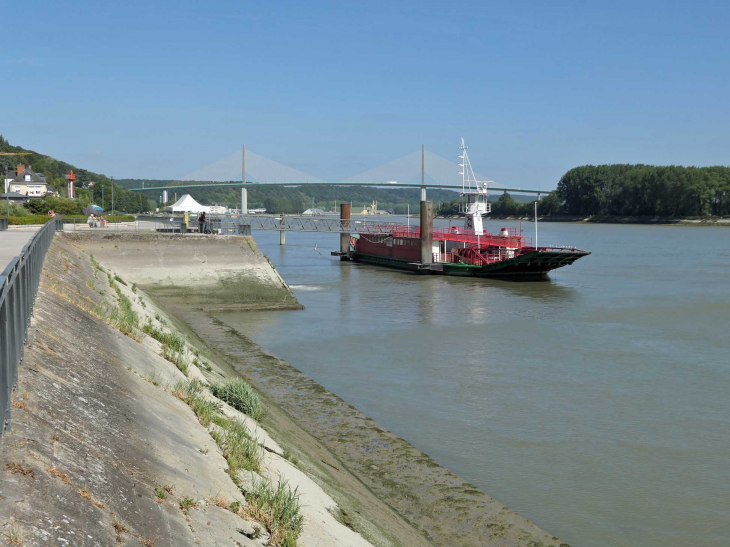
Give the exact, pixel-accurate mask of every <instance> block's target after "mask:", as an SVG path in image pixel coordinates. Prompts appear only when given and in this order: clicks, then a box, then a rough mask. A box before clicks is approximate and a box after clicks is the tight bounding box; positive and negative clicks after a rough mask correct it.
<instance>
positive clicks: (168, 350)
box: [162, 344, 190, 376]
mask: <svg viewBox="0 0 730 547" xmlns="http://www.w3.org/2000/svg"><path fill="white" fill-rule="evenodd" d="M162 356H163V357H164V358H165V359H167V360H168V361H170V362H171V363H172V364H174V365H175V366H176V367H177V368H178V370H179V371H180V372H182V373H183V374H184V375H185V376H187V375H188V371H189V369H190V362H189V360H188V357H187V355H185V351H184V350H183V351H176V350H175V349H174V348H172V347H170V346H168V345H166V344H163V345H162Z"/></svg>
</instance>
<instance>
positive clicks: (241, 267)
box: [60, 233, 301, 311]
mask: <svg viewBox="0 0 730 547" xmlns="http://www.w3.org/2000/svg"><path fill="white" fill-rule="evenodd" d="M60 237H63V238H64V239H65V240H67V241H71V242H72V243H74V244H75V245H76V246H78V248H80V249H83V250H85V251H88V252H91V253H93V254H94V255H95V256H96V257H97V259H98V260H99V261H100V262H101V263H103V264H109V265H113V267H114V269H115V271H117V272H118V273H120V275H122V276H129V277H133V279H134V282H135V283H136V284H137V285H139V286H140V287H142V288H144V289H145V290H146V291H148V292H150V293H151V294H153V295H154V296H155V297H156V298H162V299H184V300H185V302H186V304H187V305H190V306H196V307H200V308H205V309H206V310H209V311H210V310H239V309H261V308H265V309H273V308H280V309H297V308H301V305H300V304H299V302H298V301H297V299H296V298H295V297H294V295H293V294H292V292H291V290H290V289H289V287H288V286H287V284H286V283H285V282H284V280H283V279H282V278H281V276H280V275H279V274H278V272H277V271H276V270H275V269H274V268H273V267H272V266H271V264H270V263H269V261H268V259H267V258H266V256H265V255H264V254H263V253H262V252H261V250H259V248H258V246H257V245H256V243H255V242H254V241H253V238H251V237H243V236H242V237H233V236H225V237H224V236H220V237H218V236H210V235H208V236H206V235H180V234H154V233H149V234H147V233H129V234H124V233H119V234H116V233H84V234H79V233H67V234H63V235H62V236H60Z"/></svg>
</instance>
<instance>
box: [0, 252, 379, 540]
mask: <svg viewBox="0 0 730 547" xmlns="http://www.w3.org/2000/svg"><path fill="white" fill-rule="evenodd" d="M113 279H114V276H113V275H112V273H110V272H106V271H104V270H102V269H100V267H98V265H97V267H94V266H93V265H92V261H91V260H90V257H89V256H88V255H85V254H83V253H82V252H80V251H79V250H78V249H76V248H74V247H73V246H71V245H70V244H69V243H68V242H67V241H64V240H63V238H57V239H56V240H55V241H54V243H53V245H52V246H51V249H50V250H49V252H48V255H47V257H46V261H45V265H44V270H43V275H42V281H41V289H40V291H39V294H38V298H37V301H36V307H35V317H34V320H33V324H32V325H31V328H30V329H29V340H28V345H27V349H26V353H25V364H24V366H23V367H22V368H21V371H20V374H19V385H18V388H17V390H16V391H15V393H14V398H13V429H12V431H11V432H8V433H6V434H5V435H3V437H2V444H1V445H0V479H1V481H2V482H1V483H0V484H1V486H0V533H2V534H4V537H5V538H7V539H8V542H11V543H10V544H17V545H24V546H35V545H39V546H40V545H43V546H48V545H51V546H70V545H72V546H104V547H106V546H111V545H135V546H136V545H143V546H145V547H150V546H155V547H163V546H165V547H166V546H170V547H173V546H193V545H203V546H211V547H212V546H223V545H226V546H243V547H261V546H262V545H264V544H265V542H266V541H267V540H268V535H267V534H266V533H261V532H260V529H261V527H260V526H259V525H257V524H256V523H254V522H252V521H250V520H246V519H245V518H242V517H241V516H240V515H239V514H237V513H234V512H233V511H232V510H231V508H230V503H231V502H233V501H237V502H239V503H240V504H241V505H242V506H245V505H246V501H245V499H244V496H243V494H242V491H241V490H240V489H239V488H238V487H237V486H236V484H234V482H233V480H232V478H231V477H230V476H229V474H228V473H227V472H226V470H227V468H228V463H227V462H226V460H225V458H224V457H223V453H222V451H221V449H220V448H219V446H218V444H217V443H216V442H215V441H214V440H213V437H211V435H210V434H209V431H208V429H206V428H205V427H203V426H202V425H201V424H200V423H199V421H198V420H197V419H196V417H195V414H194V413H193V411H192V410H191V408H190V407H189V406H188V405H186V404H185V403H183V402H182V401H181V400H179V399H178V398H177V397H176V396H175V395H173V394H172V393H171V391H172V390H173V388H172V384H174V383H175V382H177V381H180V380H184V379H185V376H184V375H183V374H182V373H181V372H180V371H179V370H178V368H176V367H175V365H173V363H171V362H170V361H168V360H166V359H163V358H162V357H161V356H159V348H160V346H159V343H158V342H156V341H154V340H151V339H149V338H146V337H145V335H144V334H142V333H141V332H140V331H133V332H132V333H130V334H131V336H132V337H130V336H125V335H123V334H121V333H120V332H119V331H117V330H115V329H114V328H112V326H110V325H109V324H107V323H108V322H109V318H108V317H109V316H108V315H106V314H105V312H103V310H104V309H105V308H108V307H109V306H110V304H113V303H114V302H115V298H118V297H115V296H114V294H115V291H117V294H119V295H124V296H126V297H128V298H129V299H130V300H133V301H134V308H135V310H136V311H137V312H138V313H139V314H140V318H141V319H142V321H141V323H142V324H144V323H145V322H147V321H154V319H153V317H155V316H159V313H158V312H157V311H156V310H155V309H154V307H153V305H152V303H149V304H148V303H145V302H144V298H143V295H138V294H137V292H136V289H133V288H132V287H130V286H129V285H128V284H125V283H124V282H123V280H120V279H118V278H117V282H114V281H113ZM113 285H116V288H113ZM101 317H106V320H102V319H101ZM160 319H162V318H160ZM193 371H194V373H195V374H197V375H200V371H199V370H198V369H197V367H196V366H195V365H191V367H190V370H189V371H188V374H191V375H192V373H193ZM201 377H202V375H201ZM166 387H167V388H168V389H165V388H166ZM229 412H235V411H233V410H232V409H229ZM260 436H261V437H260V438H261V439H262V440H261V443H262V445H263V446H265V447H267V448H268V449H270V450H272V451H274V452H280V451H281V449H279V448H278V446H277V445H276V444H275V443H274V442H273V441H271V440H270V439H268V438H266V437H265V435H264V432H261V433H260ZM267 458H268V459H267V463H266V466H265V468H264V469H263V470H262V472H265V473H270V474H272V475H274V474H276V475H281V476H286V477H291V480H290V484H291V485H292V487H296V486H298V485H299V483H301V484H302V488H303V491H304V490H306V494H307V498H306V499H307V500H308V501H307V503H309V504H310V505H312V506H313V508H314V509H317V510H318V511H323V513H320V515H319V516H320V517H323V518H317V516H316V515H317V513H316V512H312V511H310V512H309V513H308V514H309V515H310V518H309V520H305V528H304V533H303V534H302V537H301V538H300V542H299V545H301V546H302V547H310V546H312V547H313V546H314V545H317V546H319V545H322V546H327V547H336V546H339V545H343V546H344V545H352V546H353V547H354V546H359V547H366V546H367V545H370V544H369V543H368V542H366V541H364V540H363V539H362V538H361V537H360V536H358V535H357V534H354V533H353V532H352V531H351V530H349V529H347V528H346V527H345V526H343V525H342V524H341V523H339V522H337V521H336V520H335V519H334V518H331V514H330V512H329V510H330V509H331V510H336V509H337V506H336V504H335V503H334V502H333V501H332V500H331V498H329V497H327V496H326V495H324V493H323V492H322V491H321V489H319V488H318V487H316V485H310V484H305V481H304V479H302V480H299V481H298V479H297V476H296V473H295V470H292V469H291V468H292V465H291V464H290V463H289V462H288V461H286V460H284V459H283V458H281V457H280V456H278V455H276V454H275V453H272V454H270V455H269V456H267ZM274 459H276V461H274ZM323 496H324V497H323ZM183 500H186V502H187V504H188V505H191V506H192V507H191V508H189V509H187V510H185V511H183V510H182V509H181V507H182V502H183ZM302 501H304V497H303V499H302ZM327 517H330V519H329V520H328V519H327ZM325 521H327V522H325ZM320 539H322V540H323V541H321V542H320ZM13 541H14V542H15V543H12V542H13Z"/></svg>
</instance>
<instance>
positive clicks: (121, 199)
mask: <svg viewBox="0 0 730 547" xmlns="http://www.w3.org/2000/svg"><path fill="white" fill-rule="evenodd" d="M0 152H30V154H28V155H24V156H0V174H3V173H5V169H6V168H7V170H8V171H13V172H14V170H15V168H16V167H17V166H18V164H23V165H25V166H30V167H31V169H33V171H35V172H36V173H43V174H44V175H45V176H46V181H47V182H48V185H49V186H50V187H51V188H53V189H54V190H56V191H57V192H59V193H60V194H61V196H64V197H65V196H66V191H67V184H68V183H67V182H66V179H64V176H65V175H66V174H67V173H68V172H69V171H71V170H73V172H74V173H75V174H76V197H77V198H78V201H79V202H83V203H85V204H86V205H88V204H89V203H90V202H91V200H92V197H93V201H94V203H95V204H97V205H100V206H102V207H104V209H105V210H107V209H111V195H112V192H111V186H112V181H111V179H110V178H109V177H107V176H105V175H100V174H99V173H94V172H93V171H88V170H86V169H82V168H80V167H76V166H75V165H71V164H70V163H66V162H65V161H60V160H56V159H54V158H52V157H50V156H46V155H44V154H39V153H38V152H33V151H32V150H26V149H24V148H21V147H20V146H11V145H10V143H8V141H7V140H5V138H3V136H2V135H0ZM92 181H93V182H94V185H93V196H92V187H91V186H89V183H90V182H92ZM85 187H88V188H85ZM102 187H103V188H104V193H103V196H104V201H105V203H104V204H102ZM114 208H115V209H116V210H117V211H124V212H127V213H140V212H143V211H148V210H149V209H150V204H149V203H148V202H147V198H145V197H144V196H142V195H141V194H137V193H135V192H130V191H129V190H125V189H124V188H122V187H121V186H119V185H118V184H114Z"/></svg>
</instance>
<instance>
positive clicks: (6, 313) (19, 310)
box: [0, 220, 63, 438]
mask: <svg viewBox="0 0 730 547" xmlns="http://www.w3.org/2000/svg"><path fill="white" fill-rule="evenodd" d="M62 225H63V224H62V223H61V222H57V221H55V220H51V221H49V222H47V223H46V224H45V225H44V226H43V227H42V228H41V229H40V230H38V232H37V233H36V234H35V235H34V236H33V239H31V240H30V241H29V242H28V243H27V244H26V245H25V247H23V250H22V251H21V252H20V254H19V255H18V256H16V257H15V258H13V259H12V260H11V261H10V264H8V266H7V267H6V268H5V269H4V270H3V272H2V274H0V415H1V417H2V424H1V425H0V438H2V433H3V431H5V430H6V429H9V428H10V397H11V393H12V390H13V386H14V385H15V382H16V381H17V379H18V366H20V365H21V364H22V362H23V352H24V347H25V341H26V335H27V332H28V326H29V325H30V317H31V314H32V313H33V304H34V302H35V297H36V294H37V292H38V284H39V283H40V279H41V270H42V269H43V259H44V258H45V256H46V251H48V248H49V247H50V246H51V241H53V234H54V233H55V232H56V230H59V229H62Z"/></svg>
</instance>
